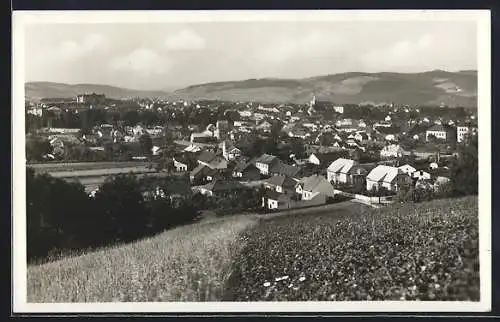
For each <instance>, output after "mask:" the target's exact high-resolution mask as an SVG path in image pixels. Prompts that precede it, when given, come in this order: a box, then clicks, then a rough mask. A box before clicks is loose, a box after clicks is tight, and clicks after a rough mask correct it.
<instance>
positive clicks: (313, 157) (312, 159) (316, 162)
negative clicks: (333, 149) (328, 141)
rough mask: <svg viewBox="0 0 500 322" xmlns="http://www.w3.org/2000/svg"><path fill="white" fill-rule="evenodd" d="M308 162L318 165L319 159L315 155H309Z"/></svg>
mask: <svg viewBox="0 0 500 322" xmlns="http://www.w3.org/2000/svg"><path fill="white" fill-rule="evenodd" d="M308 161H309V163H312V164H316V165H319V164H320V161H319V159H318V158H317V157H316V156H315V155H311V156H310V157H309V159H308Z"/></svg>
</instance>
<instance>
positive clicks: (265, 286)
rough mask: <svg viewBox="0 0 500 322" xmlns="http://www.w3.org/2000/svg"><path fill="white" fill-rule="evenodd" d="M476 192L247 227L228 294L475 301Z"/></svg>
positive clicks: (245, 298) (252, 297)
mask: <svg viewBox="0 0 500 322" xmlns="http://www.w3.org/2000/svg"><path fill="white" fill-rule="evenodd" d="M477 215H478V204H477V197H468V198H463V199H455V200H452V199H448V200H437V201H432V202H428V203H423V204H420V205H417V206H415V205H395V206H392V207H390V208H386V209H384V208H382V209H373V210H369V211H366V212H365V213H361V214H359V213H358V214H352V213H349V212H345V213H344V214H342V215H341V216H334V217H332V216H328V215H324V214H306V215H302V216H293V217H291V216H288V217H282V218H273V219H271V220H269V221H267V222H266V223H265V224H261V225H259V226H258V227H257V228H255V229H253V230H251V231H248V232H246V233H245V234H244V236H243V238H244V240H245V241H246V243H247V245H246V247H245V248H244V249H243V251H242V252H241V253H240V255H239V257H238V259H237V261H236V263H235V268H234V273H233V276H232V277H231V279H230V281H229V290H228V292H227V293H226V295H227V296H228V297H227V299H230V298H231V299H233V300H237V301H276V300H278V301H283V300H293V301H300V300H316V301H332V300H334V301H335V300H337V301H342V300H473V301H478V300H479V257H478V254H479V253H478V252H479V251H478V219H477Z"/></svg>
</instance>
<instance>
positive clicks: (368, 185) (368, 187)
mask: <svg viewBox="0 0 500 322" xmlns="http://www.w3.org/2000/svg"><path fill="white" fill-rule="evenodd" d="M373 188H375V189H377V190H378V189H379V188H380V183H379V182H378V181H373V180H370V179H366V190H368V191H371V190H372V189H373Z"/></svg>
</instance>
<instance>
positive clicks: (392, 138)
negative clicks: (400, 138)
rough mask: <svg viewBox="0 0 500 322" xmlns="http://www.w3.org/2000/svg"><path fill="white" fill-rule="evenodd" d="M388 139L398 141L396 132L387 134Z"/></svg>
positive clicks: (386, 138)
mask: <svg viewBox="0 0 500 322" xmlns="http://www.w3.org/2000/svg"><path fill="white" fill-rule="evenodd" d="M385 140H386V141H396V136H395V135H394V134H387V135H386V136H385Z"/></svg>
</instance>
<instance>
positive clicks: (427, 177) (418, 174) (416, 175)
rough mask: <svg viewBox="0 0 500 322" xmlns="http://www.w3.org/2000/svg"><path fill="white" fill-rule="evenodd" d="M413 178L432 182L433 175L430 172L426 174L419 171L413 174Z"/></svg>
mask: <svg viewBox="0 0 500 322" xmlns="http://www.w3.org/2000/svg"><path fill="white" fill-rule="evenodd" d="M412 177H413V178H415V179H417V180H430V179H431V175H430V174H429V173H428V172H425V171H423V170H418V171H415V172H413V174H412Z"/></svg>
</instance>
